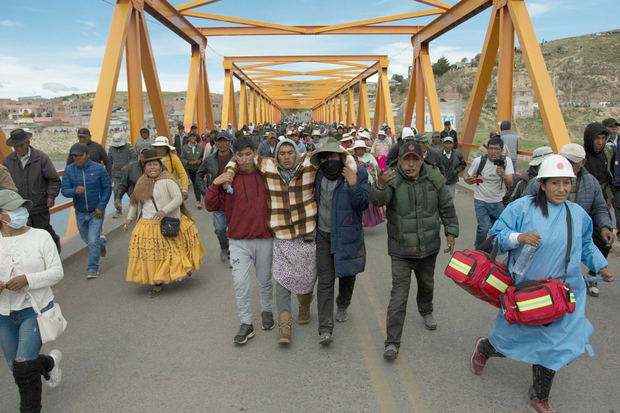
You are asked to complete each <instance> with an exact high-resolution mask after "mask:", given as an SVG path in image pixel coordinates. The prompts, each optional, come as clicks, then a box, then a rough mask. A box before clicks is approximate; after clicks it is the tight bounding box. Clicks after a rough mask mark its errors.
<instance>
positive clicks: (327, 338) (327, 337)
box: [319, 332, 334, 346]
mask: <svg viewBox="0 0 620 413" xmlns="http://www.w3.org/2000/svg"><path fill="white" fill-rule="evenodd" d="M332 341H334V338H333V337H332V333H329V332H325V333H321V334H320V337H319V344H321V345H322V346H329V345H330V344H331V343H332Z"/></svg>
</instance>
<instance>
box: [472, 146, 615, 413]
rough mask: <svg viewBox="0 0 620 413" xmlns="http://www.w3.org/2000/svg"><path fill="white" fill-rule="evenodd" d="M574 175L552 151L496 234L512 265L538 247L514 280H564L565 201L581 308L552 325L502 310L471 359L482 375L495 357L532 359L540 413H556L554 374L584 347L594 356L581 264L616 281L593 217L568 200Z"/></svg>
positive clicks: (571, 278) (571, 269)
mask: <svg viewBox="0 0 620 413" xmlns="http://www.w3.org/2000/svg"><path fill="white" fill-rule="evenodd" d="M574 177H575V175H574V174H573V169H572V167H571V165H570V163H569V162H568V161H567V160H566V159H565V158H564V157H562V156H560V155H551V156H550V157H549V158H547V159H545V160H544V161H543V163H542V164H541V166H540V170H539V173H538V177H537V179H538V180H539V181H540V189H539V191H538V193H537V195H536V196H535V197H532V196H527V197H523V198H519V199H518V200H516V201H514V202H511V203H510V204H508V206H507V207H506V209H505V210H504V212H503V213H502V214H501V215H500V217H499V219H498V220H497V222H495V225H493V228H491V231H490V232H489V235H490V236H492V235H495V236H496V239H497V240H498V241H499V251H500V253H506V252H508V251H511V252H512V253H511V254H510V262H509V263H508V264H509V268H510V269H512V268H513V266H514V264H515V262H516V260H517V259H518V258H519V255H520V254H521V251H522V250H523V246H524V245H525V244H530V245H532V246H535V247H537V248H536V250H535V251H534V254H533V255H532V257H531V260H530V262H529V265H528V267H527V268H526V270H525V271H524V272H523V274H522V275H521V276H516V279H515V284H518V283H520V282H523V281H526V280H536V279H539V278H544V277H548V276H550V277H554V278H563V276H564V267H565V261H566V260H565V258H566V248H567V231H568V226H567V224H566V207H565V204H566V205H567V206H568V209H569V210H570V215H571V218H572V247H571V251H570V261H569V264H568V269H567V271H566V272H567V274H566V275H567V277H566V281H565V282H566V283H569V284H570V285H571V286H572V288H573V291H574V294H575V298H576V309H575V311H574V312H573V313H571V314H566V315H564V316H563V317H561V318H560V319H558V320H556V321H554V322H553V323H551V324H549V325H547V326H530V325H525V324H512V325H511V324H509V323H508V322H507V321H506V319H505V318H504V316H503V313H502V312H501V311H500V312H499V314H498V315H497V319H496V322H495V326H494V327H493V330H492V331H491V333H490V334H489V337H488V338H484V337H481V338H479V339H478V340H477V341H476V346H475V349H474V353H473V355H472V357H471V369H472V371H473V372H474V374H482V370H483V369H484V366H485V364H486V362H487V360H488V358H489V357H494V356H495V357H509V358H511V359H513V360H520V361H524V362H526V363H531V364H532V365H533V368H532V371H533V385H532V387H530V391H529V396H530V401H529V404H528V407H529V409H530V411H533V412H549V413H550V412H555V410H553V408H552V407H551V406H550V405H549V401H548V399H549V392H550V390H551V383H552V381H553V377H554V375H555V372H556V371H557V370H559V369H560V368H561V367H563V366H565V365H567V364H570V363H571V362H572V361H573V360H575V359H576V358H577V357H579V356H580V355H581V354H583V352H584V351H585V350H588V352H589V353H590V354H591V355H592V354H593V352H592V348H591V346H590V343H589V338H590V336H591V335H592V332H593V331H594V328H593V327H592V324H590V322H589V321H588V319H587V318H586V317H585V306H586V288H585V284H584V282H583V276H582V275H581V267H580V265H581V262H583V263H584V264H585V265H586V266H587V267H588V268H590V269H591V270H592V271H594V272H595V273H598V274H600V275H601V276H602V277H603V279H604V280H605V281H613V278H614V277H613V274H612V273H611V271H610V270H609V269H608V268H607V261H606V260H605V258H604V257H603V255H602V254H601V252H600V251H599V250H598V248H596V246H595V245H594V243H593V242H592V220H591V219H590V217H589V216H588V214H587V213H586V212H585V211H584V210H583V209H582V208H581V207H580V206H579V205H577V204H575V203H573V202H570V201H568V200H567V199H568V196H569V195H570V191H571V179H572V178H574Z"/></svg>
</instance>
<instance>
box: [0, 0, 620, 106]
mask: <svg viewBox="0 0 620 413" xmlns="http://www.w3.org/2000/svg"><path fill="white" fill-rule="evenodd" d="M448 2H449V3H452V4H454V3H456V1H455V0H448ZM171 3H172V4H174V5H178V4H181V3H184V1H183V0H171ZM526 4H527V7H528V10H529V12H530V15H531V17H532V21H533V23H534V28H535V30H536V34H537V36H538V39H539V40H542V39H544V40H553V39H558V38H563V37H569V36H578V35H582V34H587V33H593V32H597V31H607V30H613V29H617V28H618V26H619V25H618V20H617V18H618V15H619V14H620V13H619V12H620V3H618V0H598V1H597V0H588V1H583V0H527V1H526ZM428 8H430V7H429V6H425V5H423V4H419V3H416V2H414V1H411V0H297V1H295V0H288V1H282V0H222V1H220V2H216V3H214V4H211V5H208V6H203V7H201V8H198V9H196V10H198V11H205V12H209V13H216V14H222V15H227V16H236V17H242V18H247V19H253V20H261V21H269V22H273V23H279V24H298V25H321V24H337V23H343V22H347V21H356V20H363V19H369V18H373V17H376V16H382V15H391V14H399V13H406V12H410V11H416V10H424V9H428ZM113 9H114V0H62V1H49V0H31V1H28V2H21V1H20V2H17V1H7V0H4V1H3V2H2V14H0V39H1V41H0V98H17V97H20V96H32V95H40V96H44V97H53V96H61V95H66V94H70V93H74V92H76V93H82V92H92V91H95V89H96V87H97V80H98V78H99V73H100V66H101V61H102V59H103V52H104V49H105V44H106V40H107V36H108V31H109V29H110V22H111V19H112V12H113ZM489 16H490V12H489V10H487V11H486V12H483V13H481V14H479V15H478V16H476V17H475V18H473V19H471V20H469V21H468V22H466V23H465V24H463V25H461V26H459V27H458V28H456V29H454V30H452V31H450V32H448V33H447V34H445V35H443V36H442V37H440V38H439V39H437V40H435V41H433V42H432V43H431V49H430V50H431V58H432V60H433V61H436V60H437V59H438V58H439V57H441V56H445V57H447V58H448V59H449V60H450V61H452V62H455V61H458V60H460V59H461V58H463V57H467V58H472V57H474V56H475V55H476V54H477V53H479V52H480V50H481V49H482V43H483V41H484V35H485V32H486V28H487V25H488V20H489ZM432 19H433V17H428V18H419V19H412V20H409V21H401V22H395V23H393V24H425V23H427V22H429V21H431V20H432ZM189 20H190V21H191V22H192V23H193V24H194V25H196V26H197V27H200V26H217V25H221V24H218V23H217V22H211V21H206V20H202V19H194V18H190V19H189ZM148 26H149V31H150V34H151V41H152V46H153V50H154V53H155V59H156V64H157V68H158V72H159V76H160V82H161V86H162V89H163V90H165V91H184V90H186V88H187V76H188V70H189V56H190V49H189V45H188V44H187V43H185V42H184V41H183V40H180V39H179V38H178V37H176V35H175V34H174V33H172V32H171V31H169V30H168V29H167V28H166V27H164V26H163V25H161V24H160V23H159V22H157V21H156V20H154V19H153V18H152V17H149V18H148ZM299 54H387V55H388V56H389V60H390V68H389V70H390V76H391V75H392V74H394V73H399V74H406V72H407V66H409V65H410V64H411V63H410V62H411V59H412V49H411V43H410V36H406V35H399V36H386V35H383V36H380V35H377V36H336V35H334V36H260V37H232V38H225V37H213V38H210V39H209V47H208V49H207V59H208V63H207V73H208V76H209V84H210V87H211V91H212V92H216V93H221V92H222V89H223V69H222V56H240V55H299ZM118 90H127V84H126V77H125V72H124V69H123V70H122V71H121V75H120V77H119V84H118Z"/></svg>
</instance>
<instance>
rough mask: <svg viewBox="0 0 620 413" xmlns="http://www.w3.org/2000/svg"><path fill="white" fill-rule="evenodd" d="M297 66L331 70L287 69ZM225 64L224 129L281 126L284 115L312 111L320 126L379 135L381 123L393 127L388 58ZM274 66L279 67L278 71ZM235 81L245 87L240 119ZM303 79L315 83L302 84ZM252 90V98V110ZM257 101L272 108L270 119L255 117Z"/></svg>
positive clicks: (247, 59) (229, 60)
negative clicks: (373, 79) (373, 86)
mask: <svg viewBox="0 0 620 413" xmlns="http://www.w3.org/2000/svg"><path fill="white" fill-rule="evenodd" d="M240 63H245V64H243V65H241V64H240ZM298 63H308V64H310V63H312V64H322V65H328V66H329V68H328V69H320V70H303V71H300V70H294V69H287V68H286V66H287V65H290V64H298ZM223 64H224V75H225V77H224V98H223V101H222V102H223V103H222V125H226V124H227V123H229V122H230V123H231V124H233V125H235V126H236V127H239V128H240V127H242V126H243V125H247V124H249V123H250V122H251V123H263V122H274V121H275V122H277V121H278V120H280V119H281V116H282V110H284V109H312V114H313V119H314V120H317V121H323V122H334V121H335V122H344V123H347V124H349V125H350V124H356V125H358V126H362V127H368V128H370V127H373V128H374V130H375V131H376V130H377V128H378V127H379V124H380V123H381V122H386V123H387V124H388V125H390V126H391V127H392V128H393V127H394V118H393V115H392V110H391V108H392V102H391V98H390V93H389V83H388V78H387V67H388V59H387V56H382V55H380V56H359V55H351V56H243V57H225V58H224V63H223ZM273 66H278V69H274V68H272V67H273ZM375 74H377V75H378V79H379V81H378V86H377V94H376V97H377V100H376V103H375V116H374V122H373V125H371V124H370V116H369V113H368V109H369V105H368V93H367V91H366V79H368V78H369V77H370V76H373V75H375ZM233 77H236V78H237V79H239V83H240V88H239V103H238V107H239V110H238V114H237V105H236V104H235V99H234V97H235V91H234V87H233V86H232V78H233ZM298 77H304V78H307V77H311V78H312V79H311V80H299V79H298ZM356 85H357V86H358V88H359V92H358V99H357V100H358V102H359V105H358V108H357V110H356V108H355V98H354V87H355V86H356ZM247 89H249V93H250V94H249V104H248V97H247V94H248V92H247ZM254 99H259V100H260V102H261V104H262V105H265V104H266V105H267V108H268V109H267V112H266V116H265V112H264V111H260V110H259V111H256V107H258V106H259V105H256V104H253V101H254ZM248 106H249V109H248ZM384 108H390V110H385V109H384ZM356 113H357V117H356Z"/></svg>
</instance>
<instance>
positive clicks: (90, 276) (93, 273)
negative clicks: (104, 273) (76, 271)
mask: <svg viewBox="0 0 620 413" xmlns="http://www.w3.org/2000/svg"><path fill="white" fill-rule="evenodd" d="M97 277H99V271H87V272H86V279H87V280H94V279H95V278H97Z"/></svg>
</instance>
